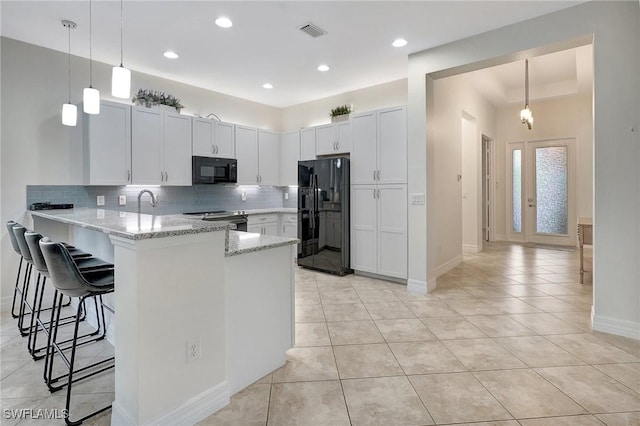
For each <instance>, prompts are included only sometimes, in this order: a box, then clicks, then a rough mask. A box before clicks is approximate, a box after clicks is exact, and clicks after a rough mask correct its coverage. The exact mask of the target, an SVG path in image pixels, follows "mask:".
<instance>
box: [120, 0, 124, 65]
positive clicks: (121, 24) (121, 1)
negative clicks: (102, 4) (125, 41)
mask: <svg viewBox="0 0 640 426" xmlns="http://www.w3.org/2000/svg"><path fill="white" fill-rule="evenodd" d="M122 3H123V0H120V66H121V67H122V66H123V65H122V26H123V22H124V21H123V19H122Z"/></svg>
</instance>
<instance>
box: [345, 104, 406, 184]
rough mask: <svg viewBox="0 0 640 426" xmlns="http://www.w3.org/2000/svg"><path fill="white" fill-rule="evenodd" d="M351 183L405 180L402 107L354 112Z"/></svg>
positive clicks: (404, 129)
mask: <svg viewBox="0 0 640 426" xmlns="http://www.w3.org/2000/svg"><path fill="white" fill-rule="evenodd" d="M352 122H353V148H352V151H351V183H352V184H392V183H406V182H407V118H406V109H405V107H395V108H386V109H381V110H378V111H372V112H363V113H358V114H354V116H353V118H352Z"/></svg>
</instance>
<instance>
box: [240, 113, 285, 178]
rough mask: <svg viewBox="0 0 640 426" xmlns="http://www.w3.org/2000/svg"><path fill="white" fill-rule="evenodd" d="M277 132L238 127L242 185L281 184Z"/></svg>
mask: <svg viewBox="0 0 640 426" xmlns="http://www.w3.org/2000/svg"><path fill="white" fill-rule="evenodd" d="M278 139H279V135H278V133H277V132H271V131H268V130H258V129H256V128H254V127H247V126H240V125H236V154H237V157H238V183H239V184H240V185H274V186H277V185H278V184H279V182H278V180H279V178H280V167H279V164H280V161H279V158H278V157H279V150H278Z"/></svg>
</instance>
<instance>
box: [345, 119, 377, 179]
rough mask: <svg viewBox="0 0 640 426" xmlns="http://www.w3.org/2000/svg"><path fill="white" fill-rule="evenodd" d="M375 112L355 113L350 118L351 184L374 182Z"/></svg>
mask: <svg viewBox="0 0 640 426" xmlns="http://www.w3.org/2000/svg"><path fill="white" fill-rule="evenodd" d="M376 123H377V121H376V113H375V111H373V112H368V113H361V114H356V115H354V116H353V118H352V127H353V147H352V149H351V184H353V185H360V184H373V183H375V182H376V176H375V172H376V170H378V164H377V151H378V150H377V140H376V138H377V129H376Z"/></svg>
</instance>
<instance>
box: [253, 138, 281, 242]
mask: <svg viewBox="0 0 640 426" xmlns="http://www.w3.org/2000/svg"><path fill="white" fill-rule="evenodd" d="M278 140H279V135H278V133H276V132H271V131H268V130H260V131H259V132H258V175H259V176H260V182H259V183H260V185H273V186H277V185H279V184H280V166H279V165H280V159H279V157H280V150H279V147H278V145H279V143H278ZM276 235H277V231H276Z"/></svg>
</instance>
